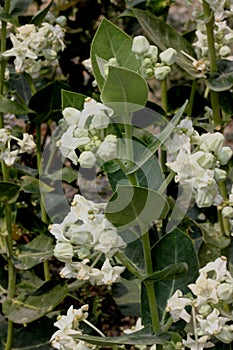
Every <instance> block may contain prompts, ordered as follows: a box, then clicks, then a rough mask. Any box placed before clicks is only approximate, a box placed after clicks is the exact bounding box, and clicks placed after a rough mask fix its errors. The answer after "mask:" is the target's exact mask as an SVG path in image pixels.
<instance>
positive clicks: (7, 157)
mask: <svg viewBox="0 0 233 350" xmlns="http://www.w3.org/2000/svg"><path fill="white" fill-rule="evenodd" d="M18 154H19V151H18V150H15V151H10V149H9V148H7V149H6V150H5V151H4V152H2V154H1V155H0V159H2V160H3V161H4V163H5V164H6V165H7V166H12V165H13V164H14V162H15V161H16V159H17V156H18Z"/></svg>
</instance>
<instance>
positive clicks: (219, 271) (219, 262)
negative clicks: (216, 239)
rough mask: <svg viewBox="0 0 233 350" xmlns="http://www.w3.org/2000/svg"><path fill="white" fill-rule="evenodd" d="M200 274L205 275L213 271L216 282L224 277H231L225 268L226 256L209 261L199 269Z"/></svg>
mask: <svg viewBox="0 0 233 350" xmlns="http://www.w3.org/2000/svg"><path fill="white" fill-rule="evenodd" d="M199 272H200V274H205V275H207V274H208V273H209V272H211V273H213V277H212V278H213V279H215V280H216V281H218V282H222V281H224V280H225V278H231V279H232V277H231V275H230V273H229V271H228V270H227V258H226V257H225V256H221V257H220V258H217V259H216V260H215V261H211V262H209V263H207V264H206V266H204V267H202V268H201V269H200V270H199Z"/></svg>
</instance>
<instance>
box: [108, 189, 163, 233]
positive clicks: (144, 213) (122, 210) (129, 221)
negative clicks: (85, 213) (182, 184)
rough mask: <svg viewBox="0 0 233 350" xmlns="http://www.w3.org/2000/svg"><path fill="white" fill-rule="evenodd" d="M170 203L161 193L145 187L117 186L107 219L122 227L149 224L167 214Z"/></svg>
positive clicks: (110, 202)
mask: <svg viewBox="0 0 233 350" xmlns="http://www.w3.org/2000/svg"><path fill="white" fill-rule="evenodd" d="M168 209H169V205H168V203H167V201H166V198H165V197H164V196H162V195H161V194H160V193H158V192H156V191H153V190H149V189H147V188H144V187H136V186H123V185H119V186H117V190H116V192H115V193H114V194H113V195H112V197H111V198H110V201H109V202H108V204H107V208H106V217H107V219H108V220H109V221H110V222H111V223H112V224H113V225H115V226H117V227H118V228H120V229H125V228H127V227H133V226H135V225H148V224H149V223H151V222H152V221H153V220H157V219H159V218H163V217H165V216H166V214H167V212H168Z"/></svg>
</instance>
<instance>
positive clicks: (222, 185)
mask: <svg viewBox="0 0 233 350" xmlns="http://www.w3.org/2000/svg"><path fill="white" fill-rule="evenodd" d="M218 188H219V192H220V195H221V196H222V198H223V200H224V201H226V200H227V199H228V197H227V186H226V181H220V182H219V183H218ZM218 217H219V219H220V220H219V221H220V227H221V231H222V234H223V236H227V237H230V236H231V228H230V223H229V219H228V218H225V217H223V215H222V208H221V209H218Z"/></svg>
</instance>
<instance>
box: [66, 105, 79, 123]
mask: <svg viewBox="0 0 233 350" xmlns="http://www.w3.org/2000/svg"><path fill="white" fill-rule="evenodd" d="M62 114H63V117H64V119H65V121H66V123H67V125H68V126H71V125H73V124H77V123H78V122H79V119H80V115H81V112H80V111H79V110H78V109H76V108H72V107H66V108H65V109H64V110H63V112H62Z"/></svg>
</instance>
